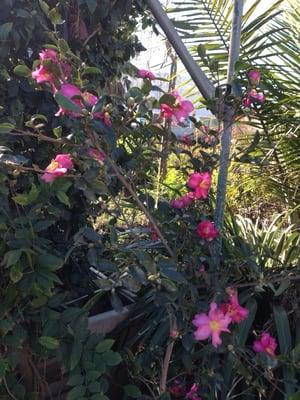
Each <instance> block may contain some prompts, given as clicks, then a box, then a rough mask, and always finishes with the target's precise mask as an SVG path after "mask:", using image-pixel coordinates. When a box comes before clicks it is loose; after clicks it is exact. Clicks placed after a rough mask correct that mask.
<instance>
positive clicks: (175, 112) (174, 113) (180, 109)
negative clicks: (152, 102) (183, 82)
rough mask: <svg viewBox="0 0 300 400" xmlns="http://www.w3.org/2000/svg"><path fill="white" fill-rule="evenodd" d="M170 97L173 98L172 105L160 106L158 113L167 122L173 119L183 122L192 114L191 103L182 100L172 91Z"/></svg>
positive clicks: (192, 107)
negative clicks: (159, 112)
mask: <svg viewBox="0 0 300 400" xmlns="http://www.w3.org/2000/svg"><path fill="white" fill-rule="evenodd" d="M171 95H172V96H174V98H175V101H174V104H172V105H168V104H161V105H160V111H161V113H162V116H163V117H164V118H166V119H169V120H170V119H171V118H172V117H174V118H175V119H176V120H177V122H183V121H184V120H185V119H186V118H187V117H188V116H189V115H190V113H191V112H193V110H194V106H193V103H191V102H190V101H188V100H184V99H183V98H182V97H181V96H180V95H179V93H178V92H177V91H174V92H173V93H171Z"/></svg>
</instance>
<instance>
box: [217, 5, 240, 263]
mask: <svg viewBox="0 0 300 400" xmlns="http://www.w3.org/2000/svg"><path fill="white" fill-rule="evenodd" d="M243 3H244V1H243V0H234V8H233V18H232V29H231V41H230V49H229V60H228V73H227V83H228V84H229V85H232V81H233V76H234V69H235V63H236V62H237V60H238V58H239V53H240V42H241V27H242V16H243ZM232 93H233V94H237V93H236V92H235V88H234V85H233V86H232ZM234 112H235V109H234V105H230V104H226V99H225V104H224V120H223V122H224V124H223V134H222V138H221V153H220V167H219V175H218V186H217V200H216V210H215V216H214V220H215V224H216V227H217V228H218V229H219V230H220V231H221V230H222V228H223V223H224V210H225V200H226V187H227V177H228V166H229V156H230V147H231V137H232V126H233V123H234ZM221 248H222V239H221V236H219V238H218V239H217V240H216V243H215V248H214V258H215V267H216V269H218V268H219V264H220V256H221Z"/></svg>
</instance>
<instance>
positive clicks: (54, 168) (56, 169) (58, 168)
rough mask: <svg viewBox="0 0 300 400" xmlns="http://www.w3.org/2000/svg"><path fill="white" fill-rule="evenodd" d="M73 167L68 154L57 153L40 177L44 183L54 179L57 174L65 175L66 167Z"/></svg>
mask: <svg viewBox="0 0 300 400" xmlns="http://www.w3.org/2000/svg"><path fill="white" fill-rule="evenodd" d="M71 168H73V162H72V159H71V156H70V154H57V156H56V157H55V159H54V160H52V161H51V163H50V164H49V165H48V167H47V168H46V169H45V173H44V174H43V175H42V176H41V179H42V180H43V181H45V182H46V183H50V182H52V181H54V179H55V178H57V177H58V176H62V175H65V174H66V173H67V171H68V169H71Z"/></svg>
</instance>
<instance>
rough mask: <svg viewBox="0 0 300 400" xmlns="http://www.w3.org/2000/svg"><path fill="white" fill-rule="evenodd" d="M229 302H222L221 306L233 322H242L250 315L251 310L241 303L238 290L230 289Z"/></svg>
mask: <svg viewBox="0 0 300 400" xmlns="http://www.w3.org/2000/svg"><path fill="white" fill-rule="evenodd" d="M228 292H229V303H223V304H221V306H220V308H221V310H222V311H223V313H224V314H226V315H228V316H229V317H230V318H231V320H232V322H236V323H240V322H242V321H243V320H244V319H246V318H247V317H248V314H249V310H248V309H247V308H244V307H242V306H241V305H240V304H239V300H238V295H237V291H236V290H233V289H228Z"/></svg>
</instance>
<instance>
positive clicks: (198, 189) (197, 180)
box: [187, 172, 211, 199]
mask: <svg viewBox="0 0 300 400" xmlns="http://www.w3.org/2000/svg"><path fill="white" fill-rule="evenodd" d="M187 185H188V187H189V188H190V189H193V190H194V196H195V198H196V199H207V197H208V192H209V189H210V186H211V174H210V173H209V172H203V173H201V172H194V173H193V174H191V175H190V177H189V179H188V182H187Z"/></svg>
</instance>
